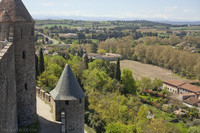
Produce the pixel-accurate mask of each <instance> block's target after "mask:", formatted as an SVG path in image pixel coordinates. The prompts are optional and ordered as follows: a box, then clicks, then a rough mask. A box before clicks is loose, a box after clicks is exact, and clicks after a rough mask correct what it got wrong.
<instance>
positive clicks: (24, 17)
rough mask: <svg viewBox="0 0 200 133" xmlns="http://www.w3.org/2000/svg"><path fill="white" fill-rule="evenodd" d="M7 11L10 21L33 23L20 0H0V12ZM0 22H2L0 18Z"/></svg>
mask: <svg viewBox="0 0 200 133" xmlns="http://www.w3.org/2000/svg"><path fill="white" fill-rule="evenodd" d="M4 11H6V12H7V14H8V16H9V18H10V21H12V22H29V23H34V20H33V18H32V17H31V15H30V14H29V12H28V11H27V9H26V7H25V6H24V4H23V3H22V1H21V0H2V1H1V2H0V14H2V13H3V12H4ZM0 22H2V21H1V20H0Z"/></svg>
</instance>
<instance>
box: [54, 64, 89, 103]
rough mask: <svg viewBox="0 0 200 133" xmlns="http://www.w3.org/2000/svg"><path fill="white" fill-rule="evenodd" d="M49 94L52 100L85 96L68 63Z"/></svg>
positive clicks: (74, 98) (75, 98) (76, 98)
mask: <svg viewBox="0 0 200 133" xmlns="http://www.w3.org/2000/svg"><path fill="white" fill-rule="evenodd" d="M50 95H51V96H52V98H53V99H54V100H78V99H81V98H85V97H86V96H85V94H84V92H83V90H82V89H81V87H80V85H79V83H78V81H77V80H76V78H75V76H74V74H73V72H72V70H71V68H70V66H69V65H68V64H67V65H66V66H65V69H64V70H63V73H62V75H61V77H60V79H59V81H58V83H57V85H56V87H55V88H54V89H53V90H52V91H51V92H50Z"/></svg>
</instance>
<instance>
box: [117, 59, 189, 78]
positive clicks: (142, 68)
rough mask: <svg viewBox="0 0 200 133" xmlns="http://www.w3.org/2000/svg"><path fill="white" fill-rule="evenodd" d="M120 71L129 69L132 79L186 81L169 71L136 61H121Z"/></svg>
mask: <svg viewBox="0 0 200 133" xmlns="http://www.w3.org/2000/svg"><path fill="white" fill-rule="evenodd" d="M120 65H121V69H124V68H129V69H131V70H132V71H133V77H134V78H135V79H138V80H139V79H141V78H142V77H150V78H151V79H155V78H159V79H161V80H163V81H164V80H183V81H188V80H185V79H182V78H179V77H178V76H176V75H175V74H174V73H172V72H171V71H170V70H167V69H165V68H161V67H158V66H154V65H149V64H143V63H140V62H137V61H131V60H123V61H121V64H120Z"/></svg>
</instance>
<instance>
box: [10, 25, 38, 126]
mask: <svg viewBox="0 0 200 133" xmlns="http://www.w3.org/2000/svg"><path fill="white" fill-rule="evenodd" d="M33 29H34V24H33V23H23V22H21V23H15V24H14V38H13V39H14V40H13V42H14V45H15V71H16V90H17V112H18V124H19V126H24V125H30V124H32V123H34V122H35V121H36V92H35V87H36V84H35V46H34V33H33Z"/></svg>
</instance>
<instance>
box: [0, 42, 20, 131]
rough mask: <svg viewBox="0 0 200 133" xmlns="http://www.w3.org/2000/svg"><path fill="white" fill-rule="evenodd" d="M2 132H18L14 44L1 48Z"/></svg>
mask: <svg viewBox="0 0 200 133" xmlns="http://www.w3.org/2000/svg"><path fill="white" fill-rule="evenodd" d="M0 98H1V100H0V133H14V132H17V101H16V83H15V57H14V45H13V44H11V43H8V44H7V46H5V47H4V48H3V49H2V50H0Z"/></svg>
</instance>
